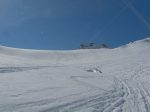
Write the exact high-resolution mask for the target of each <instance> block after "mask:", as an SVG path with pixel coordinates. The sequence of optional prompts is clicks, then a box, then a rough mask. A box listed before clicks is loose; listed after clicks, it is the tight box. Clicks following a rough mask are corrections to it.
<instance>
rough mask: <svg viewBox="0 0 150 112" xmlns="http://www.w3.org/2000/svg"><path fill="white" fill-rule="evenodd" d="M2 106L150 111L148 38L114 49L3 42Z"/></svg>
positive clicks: (62, 111)
mask: <svg viewBox="0 0 150 112" xmlns="http://www.w3.org/2000/svg"><path fill="white" fill-rule="evenodd" d="M0 112H150V38H146V39H144V40H138V41H135V42H132V43H129V44H127V45H124V46H121V47H118V48H114V49H87V50H81V49H80V50H70V51H48V50H27V49H17V48H9V47H4V46H0Z"/></svg>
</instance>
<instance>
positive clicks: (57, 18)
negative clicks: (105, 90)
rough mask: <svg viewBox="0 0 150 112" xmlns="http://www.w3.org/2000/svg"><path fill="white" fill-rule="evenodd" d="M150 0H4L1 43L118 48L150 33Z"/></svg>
mask: <svg viewBox="0 0 150 112" xmlns="http://www.w3.org/2000/svg"><path fill="white" fill-rule="evenodd" d="M149 6H150V0H132V1H131V0H130V2H128V0H0V44H1V45H4V46H11V47H18V48H30V49H52V50H55V49H57V50H61V49H76V48H78V47H79V45H80V43H88V42H95V43H106V44H108V45H109V46H111V47H117V46H120V45H123V44H126V43H128V42H130V41H134V40H138V39H142V38H146V37H149V36H150V13H149V11H150V7H149Z"/></svg>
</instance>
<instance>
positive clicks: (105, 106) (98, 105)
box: [0, 66, 150, 112]
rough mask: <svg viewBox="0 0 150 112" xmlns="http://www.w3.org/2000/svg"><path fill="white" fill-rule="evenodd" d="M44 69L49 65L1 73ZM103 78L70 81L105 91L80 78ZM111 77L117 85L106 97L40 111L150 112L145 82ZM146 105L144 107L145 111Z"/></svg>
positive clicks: (33, 103)
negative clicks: (133, 81)
mask: <svg viewBox="0 0 150 112" xmlns="http://www.w3.org/2000/svg"><path fill="white" fill-rule="evenodd" d="M43 68H48V66H37V67H1V68H0V74H3V73H13V72H23V71H27V70H37V69H43ZM134 75H135V74H134ZM100 77H102V76H95V75H93V76H92V75H90V76H71V77H70V78H71V79H72V80H74V81H75V82H77V83H79V84H81V85H83V86H86V87H90V88H92V89H100V90H103V89H102V88H99V87H96V86H94V85H92V84H90V83H88V82H84V81H82V80H80V79H87V78H100ZM103 77H104V76H103ZM107 77H109V76H107ZM110 77H111V78H112V80H114V83H115V85H114V88H113V90H110V91H106V90H103V91H105V92H104V93H103V94H98V95H95V96H92V97H87V98H84V99H80V100H77V101H73V102H70V103H67V104H63V105H59V106H56V107H52V108H49V109H45V110H42V111H40V112H123V110H124V111H125V112H135V111H136V112H150V93H149V91H148V89H147V88H146V87H144V85H143V84H142V83H139V82H135V83H134V84H131V83H132V81H131V80H132V79H133V78H132V77H133V76H131V79H127V80H124V81H123V80H119V79H118V78H116V77H112V76H110ZM133 85H134V86H133ZM47 89H49V88H47ZM50 89H52V88H50ZM39 91H41V90H39ZM33 92H37V91H30V93H33ZM23 94H26V93H23ZM58 100H59V99H58ZM53 101H56V99H46V100H40V101H36V102H27V103H23V104H16V105H15V104H14V105H8V107H9V108H16V109H17V108H18V109H19V108H23V107H28V106H37V105H45V104H49V103H52V102H53ZM142 106H144V109H143V107H142Z"/></svg>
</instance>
